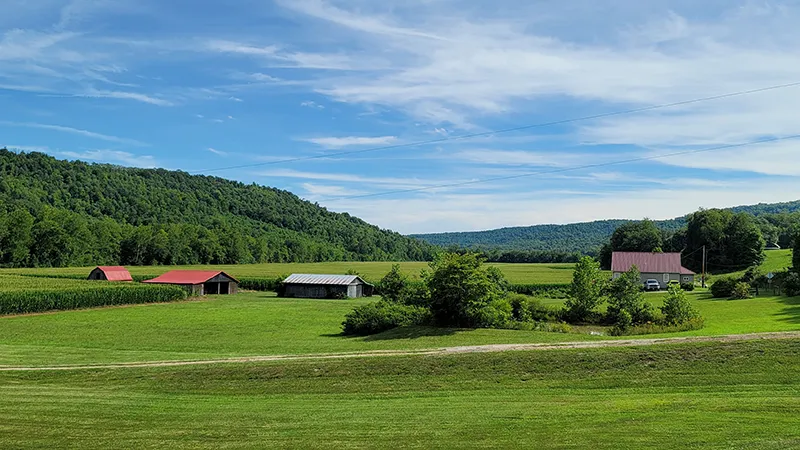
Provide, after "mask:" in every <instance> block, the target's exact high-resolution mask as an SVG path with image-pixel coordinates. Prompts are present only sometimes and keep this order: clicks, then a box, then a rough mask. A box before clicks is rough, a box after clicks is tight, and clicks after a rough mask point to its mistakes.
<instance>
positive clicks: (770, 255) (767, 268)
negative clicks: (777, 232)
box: [730, 249, 792, 277]
mask: <svg viewBox="0 0 800 450" xmlns="http://www.w3.org/2000/svg"><path fill="white" fill-rule="evenodd" d="M789 267H792V250H791V249H784V250H770V251H768V252H767V258H766V259H765V260H764V262H763V263H762V264H761V271H762V272H763V273H764V274H767V273H769V272H780V271H782V270H786V269H787V268H789ZM745 272H747V269H745V270H740V271H739V272H735V273H732V274H730V276H734V277H741V276H742V275H744V273H745Z"/></svg>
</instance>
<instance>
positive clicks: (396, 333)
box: [364, 327, 464, 342]
mask: <svg viewBox="0 0 800 450" xmlns="http://www.w3.org/2000/svg"><path fill="white" fill-rule="evenodd" d="M459 331H464V330H460V329H457V328H437V327H400V328H395V329H393V330H389V331H384V332H383V333H379V334H373V335H372V336H367V337H366V338H364V341H368V342H369V341H391V340H395V339H419V338H422V337H430V336H451V335H454V334H456V333H457V332H459Z"/></svg>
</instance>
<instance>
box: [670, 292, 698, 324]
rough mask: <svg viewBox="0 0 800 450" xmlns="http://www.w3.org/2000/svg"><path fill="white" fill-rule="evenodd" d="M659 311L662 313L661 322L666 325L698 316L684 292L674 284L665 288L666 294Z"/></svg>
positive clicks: (679, 322)
mask: <svg viewBox="0 0 800 450" xmlns="http://www.w3.org/2000/svg"><path fill="white" fill-rule="evenodd" d="M661 313H662V314H664V319H663V322H664V323H665V324H666V325H678V324H681V323H684V322H688V321H690V320H692V319H695V318H697V317H699V316H700V314H699V313H698V312H697V310H696V309H695V308H694V306H692V304H691V302H690V301H689V299H688V298H686V292H684V291H683V289H681V288H678V287H676V286H670V287H669V288H668V289H667V296H666V298H664V305H663V306H662V307H661Z"/></svg>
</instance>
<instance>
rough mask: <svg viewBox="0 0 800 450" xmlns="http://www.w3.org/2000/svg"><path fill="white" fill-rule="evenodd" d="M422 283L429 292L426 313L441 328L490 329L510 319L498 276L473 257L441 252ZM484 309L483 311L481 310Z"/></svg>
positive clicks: (494, 271)
mask: <svg viewBox="0 0 800 450" xmlns="http://www.w3.org/2000/svg"><path fill="white" fill-rule="evenodd" d="M430 268H431V270H430V272H425V273H423V280H424V281H425V283H426V284H427V287H428V289H429V291H430V310H431V313H432V314H433V317H434V320H435V323H436V325H439V326H444V327H465V328H473V327H481V326H493V325H487V324H489V323H498V321H500V320H501V319H502V316H504V314H505V311H506V310H507V312H508V317H509V318H510V316H511V305H510V304H508V302H507V301H506V302H505V305H503V304H500V303H497V302H498V301H499V300H500V299H502V298H503V297H504V294H505V292H504V289H503V285H504V280H503V279H502V274H501V273H500V272H499V271H498V270H496V269H494V268H491V267H487V266H485V265H484V264H483V260H482V259H481V258H480V257H479V255H477V254H464V255H459V254H457V253H443V254H440V255H438V256H437V257H436V259H435V260H434V261H433V262H432V263H431V264H430ZM484 309H486V310H485V311H484Z"/></svg>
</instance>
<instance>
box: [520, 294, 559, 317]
mask: <svg viewBox="0 0 800 450" xmlns="http://www.w3.org/2000/svg"><path fill="white" fill-rule="evenodd" d="M508 299H509V301H510V302H511V311H512V316H513V318H514V320H516V321H518V322H546V321H549V320H553V319H555V314H554V311H553V310H551V309H550V308H548V307H547V306H545V305H544V304H542V302H541V301H540V300H539V299H536V298H532V297H528V296H525V295H520V294H511V295H509V297H508Z"/></svg>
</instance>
